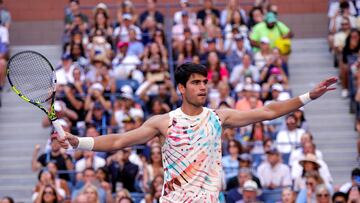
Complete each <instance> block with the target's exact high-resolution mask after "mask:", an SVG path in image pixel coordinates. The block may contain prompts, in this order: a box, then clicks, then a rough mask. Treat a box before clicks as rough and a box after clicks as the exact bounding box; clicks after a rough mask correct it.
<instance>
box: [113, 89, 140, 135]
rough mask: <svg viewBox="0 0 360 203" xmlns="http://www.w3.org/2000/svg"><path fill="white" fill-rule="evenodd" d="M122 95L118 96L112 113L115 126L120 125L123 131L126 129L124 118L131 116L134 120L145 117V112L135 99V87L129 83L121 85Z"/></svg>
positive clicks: (120, 129) (120, 130)
mask: <svg viewBox="0 0 360 203" xmlns="http://www.w3.org/2000/svg"><path fill="white" fill-rule="evenodd" d="M120 91H121V95H120V96H119V97H118V98H117V100H116V102H115V104H114V108H113V110H112V111H113V114H112V116H113V117H112V121H111V122H112V124H113V125H114V126H117V127H119V132H123V131H124V130H126V129H124V119H125V118H128V117H129V118H131V119H133V120H135V119H137V118H138V117H139V118H141V119H143V118H144V112H143V111H142V109H141V106H139V105H138V104H137V103H136V102H135V101H134V93H133V89H132V88H131V87H130V86H129V85H124V86H122V87H121V90H120Z"/></svg>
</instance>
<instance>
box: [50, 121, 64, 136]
mask: <svg viewBox="0 0 360 203" xmlns="http://www.w3.org/2000/svg"><path fill="white" fill-rule="evenodd" d="M52 124H53V126H54V128H55V130H56V132H57V133H58V134H59V135H60V137H65V131H64V129H63V128H62V127H61V124H60V122H59V120H57V119H56V120H54V121H53V122H52Z"/></svg>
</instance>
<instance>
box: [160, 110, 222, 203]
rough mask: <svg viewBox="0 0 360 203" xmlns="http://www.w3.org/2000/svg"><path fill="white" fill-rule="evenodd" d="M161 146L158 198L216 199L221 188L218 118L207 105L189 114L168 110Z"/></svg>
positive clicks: (175, 200) (164, 202)
mask: <svg viewBox="0 0 360 203" xmlns="http://www.w3.org/2000/svg"><path fill="white" fill-rule="evenodd" d="M169 117H170V120H169V127H168V131H167V135H166V138H165V142H164V145H163V147H162V157H163V167H164V185H163V190H162V197H161V198H160V202H162V203H167V202H218V198H219V192H220V189H221V180H222V166H221V131H222V127H221V121H220V119H219V117H218V116H217V114H216V113H215V112H214V111H213V110H211V109H208V108H205V107H203V111H202V112H201V113H200V114H199V115H196V116H188V115H186V114H185V113H183V112H182V111H181V109H180V108H178V109H176V110H174V111H171V112H170V113H169Z"/></svg>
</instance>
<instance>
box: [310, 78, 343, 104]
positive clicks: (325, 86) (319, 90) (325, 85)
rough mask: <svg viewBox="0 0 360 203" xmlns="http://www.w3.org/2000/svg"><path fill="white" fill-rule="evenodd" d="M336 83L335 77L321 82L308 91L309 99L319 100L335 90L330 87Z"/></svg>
mask: <svg viewBox="0 0 360 203" xmlns="http://www.w3.org/2000/svg"><path fill="white" fill-rule="evenodd" d="M336 82H337V78H336V77H330V78H327V79H325V80H323V81H321V82H320V83H319V84H318V85H316V87H315V88H314V89H313V90H311V91H310V98H311V99H312V100H314V99H317V98H319V97H320V96H322V95H323V94H325V93H326V92H328V91H332V90H335V89H336V88H335V87H330V86H331V85H333V84H335V83H336Z"/></svg>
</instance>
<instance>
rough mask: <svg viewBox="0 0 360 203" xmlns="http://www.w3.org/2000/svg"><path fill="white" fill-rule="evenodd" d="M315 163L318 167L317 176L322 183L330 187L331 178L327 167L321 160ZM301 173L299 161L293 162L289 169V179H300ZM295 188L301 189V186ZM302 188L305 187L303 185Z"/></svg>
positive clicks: (301, 168)
mask: <svg viewBox="0 0 360 203" xmlns="http://www.w3.org/2000/svg"><path fill="white" fill-rule="evenodd" d="M317 163H318V164H319V165H320V168H319V174H320V176H321V178H322V179H323V180H324V183H325V184H326V185H328V186H331V185H332V183H333V178H332V177H331V174H330V170H329V167H328V165H327V164H326V163H325V162H324V161H323V160H321V159H317ZM302 173H303V167H302V166H301V165H300V163H299V161H296V162H294V164H293V166H292V168H291V177H292V178H293V179H294V180H296V179H298V178H299V177H301V175H302ZM303 184H305V183H303ZM296 187H301V186H296ZM302 187H305V185H303V186H302Z"/></svg>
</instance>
